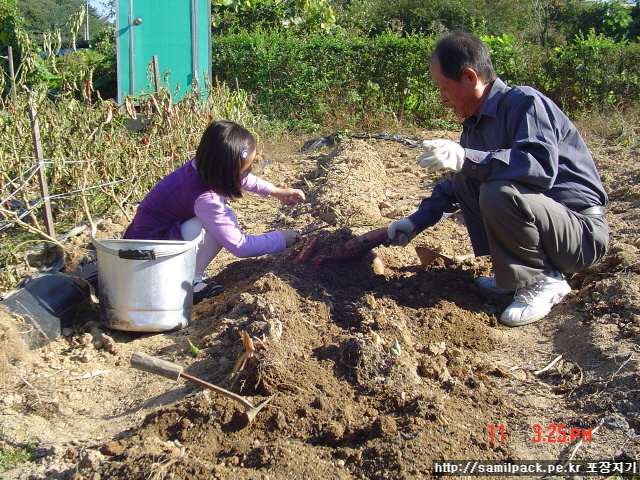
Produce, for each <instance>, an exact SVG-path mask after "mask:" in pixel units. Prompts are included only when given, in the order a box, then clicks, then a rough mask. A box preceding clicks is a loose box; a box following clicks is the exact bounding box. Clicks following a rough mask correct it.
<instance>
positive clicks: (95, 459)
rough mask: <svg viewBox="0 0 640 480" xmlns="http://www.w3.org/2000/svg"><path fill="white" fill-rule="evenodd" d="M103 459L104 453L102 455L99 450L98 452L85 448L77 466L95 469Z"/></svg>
mask: <svg viewBox="0 0 640 480" xmlns="http://www.w3.org/2000/svg"><path fill="white" fill-rule="evenodd" d="M103 461H104V455H102V454H101V453H100V452H98V451H97V450H87V451H85V452H84V453H83V454H82V455H81V457H80V462H78V466H79V467H80V468H87V469H90V470H94V471H96V470H98V468H99V467H100V464H101V463H102V462H103Z"/></svg>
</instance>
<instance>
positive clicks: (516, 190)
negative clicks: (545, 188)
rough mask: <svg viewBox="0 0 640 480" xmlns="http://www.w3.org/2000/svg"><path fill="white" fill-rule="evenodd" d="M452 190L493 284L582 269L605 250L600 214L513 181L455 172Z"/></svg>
mask: <svg viewBox="0 0 640 480" xmlns="http://www.w3.org/2000/svg"><path fill="white" fill-rule="evenodd" d="M453 189H454V191H455V194H456V197H457V199H458V202H459V203H460V208H461V210H462V215H463V217H464V221H465V224H466V227H467V230H468V232H469V237H470V238H471V244H472V245H473V251H474V253H475V255H476V256H482V255H491V263H492V265H493V273H494V275H495V278H496V283H497V285H498V286H499V287H501V288H505V289H516V288H521V287H524V286H527V285H530V284H532V283H536V282H538V281H540V280H542V279H544V277H545V276H546V275H547V274H549V273H550V272H551V271H552V270H555V271H558V272H564V273H575V272H581V271H583V270H586V269H587V268H589V267H591V266H592V265H594V264H595V263H597V262H598V261H599V260H600V259H601V258H602V256H603V255H604V254H605V252H606V249H607V245H608V243H609V226H608V224H607V220H606V218H605V216H604V215H582V214H580V213H576V212H574V211H572V210H570V209H568V208H567V207H565V206H564V205H562V204H561V203H558V202H556V201H555V200H552V199H551V198H549V197H546V196H545V195H543V194H541V193H540V192H536V191H535V190H532V189H530V188H529V187H526V186H524V185H522V184H519V183H514V182H510V181H506V180H494V181H487V182H481V181H479V180H476V179H473V178H470V177H467V176H465V175H463V174H460V173H457V174H456V175H454V176H453Z"/></svg>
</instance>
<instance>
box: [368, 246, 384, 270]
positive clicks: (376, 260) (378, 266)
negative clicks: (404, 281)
mask: <svg viewBox="0 0 640 480" xmlns="http://www.w3.org/2000/svg"><path fill="white" fill-rule="evenodd" d="M367 257H368V258H370V259H371V265H372V266H373V271H374V272H375V273H377V274H378V275H384V263H382V260H380V257H379V256H378V255H377V254H376V252H374V251H373V250H369V251H368V252H367Z"/></svg>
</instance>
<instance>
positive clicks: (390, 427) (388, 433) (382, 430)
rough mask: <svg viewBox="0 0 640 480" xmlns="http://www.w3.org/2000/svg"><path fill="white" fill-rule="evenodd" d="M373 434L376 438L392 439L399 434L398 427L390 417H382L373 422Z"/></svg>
mask: <svg viewBox="0 0 640 480" xmlns="http://www.w3.org/2000/svg"><path fill="white" fill-rule="evenodd" d="M372 433H373V436H374V437H380V438H390V437H393V436H394V435H396V434H397V433H398V425H397V424H396V421H395V420H394V419H393V418H392V417H390V416H389V415H382V416H380V417H378V418H377V419H376V420H375V421H374V422H373V425H372Z"/></svg>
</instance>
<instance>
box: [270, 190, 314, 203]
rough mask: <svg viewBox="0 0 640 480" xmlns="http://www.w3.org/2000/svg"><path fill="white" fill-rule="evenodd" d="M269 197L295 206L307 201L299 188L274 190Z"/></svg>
mask: <svg viewBox="0 0 640 480" xmlns="http://www.w3.org/2000/svg"><path fill="white" fill-rule="evenodd" d="M270 195H271V196H272V197H276V198H277V199H278V200H280V201H281V202H284V203H291V204H293V205H297V204H298V203H300V202H301V201H303V200H306V199H307V197H305V195H304V192H303V191H302V190H300V189H299V188H274V189H273V190H272V191H271V193H270Z"/></svg>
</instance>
